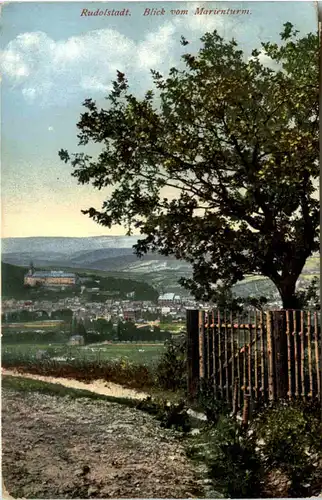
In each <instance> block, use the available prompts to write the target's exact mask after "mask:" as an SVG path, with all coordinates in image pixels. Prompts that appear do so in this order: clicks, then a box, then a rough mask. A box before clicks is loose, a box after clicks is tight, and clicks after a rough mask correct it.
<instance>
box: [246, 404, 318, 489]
mask: <svg viewBox="0 0 322 500" xmlns="http://www.w3.org/2000/svg"><path fill="white" fill-rule="evenodd" d="M320 411H321V410H320V409H318V407H317V406H315V405H314V404H312V403H310V404H307V403H298V404H290V405H289V404H285V405H282V404H278V405H276V406H275V407H273V408H270V409H268V410H266V411H265V412H263V413H262V414H261V415H260V416H259V418H258V419H257V421H255V422H254V424H253V426H254V429H255V432H256V434H257V438H258V441H259V443H260V450H261V453H262V456H263V461H264V464H265V467H266V469H267V470H269V469H272V468H274V469H278V470H280V471H281V472H283V473H284V474H286V476H287V478H288V480H289V491H288V496H306V495H307V494H308V492H309V491H310V490H309V489H312V488H314V483H316V481H318V477H317V476H318V474H317V467H318V465H319V462H320V461H321V459H322V449H321V444H322V424H321V420H320ZM320 473H321V471H320ZM320 481H321V479H320Z"/></svg>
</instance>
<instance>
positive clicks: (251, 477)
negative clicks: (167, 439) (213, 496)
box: [190, 415, 262, 498]
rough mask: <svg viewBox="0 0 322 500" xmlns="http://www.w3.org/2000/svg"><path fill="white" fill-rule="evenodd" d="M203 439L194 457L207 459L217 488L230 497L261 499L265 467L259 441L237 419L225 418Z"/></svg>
mask: <svg viewBox="0 0 322 500" xmlns="http://www.w3.org/2000/svg"><path fill="white" fill-rule="evenodd" d="M201 440H202V443H199V445H198V446H197V447H196V448H195V449H194V451H192V452H191V451H190V455H191V454H192V456H194V457H195V458H198V457H199V459H202V460H205V462H206V465H207V468H208V476H209V479H211V481H212V483H213V486H214V488H215V489H216V490H218V491H220V492H221V494H223V495H224V497H228V498H258V497H259V494H260V491H261V477H262V466H261V460H260V456H259V455H258V453H257V451H256V439H255V438H254V437H253V436H249V435H247V434H246V433H245V432H244V430H243V429H242V427H241V425H240V424H239V423H238V422H237V421H236V420H234V419H233V418H230V417H227V416H223V415H222V416H220V417H219V418H218V421H217V424H216V425H215V426H212V427H211V428H208V430H207V431H206V432H205V433H204V434H203V435H202V437H201Z"/></svg>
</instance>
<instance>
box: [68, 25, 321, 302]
mask: <svg viewBox="0 0 322 500" xmlns="http://www.w3.org/2000/svg"><path fill="white" fill-rule="evenodd" d="M201 42H202V47H201V49H200V50H199V52H198V53H196V54H195V55H193V54H189V53H185V54H184V55H183V56H182V60H183V63H184V64H185V68H184V69H182V70H181V69H178V68H172V69H171V70H170V72H169V75H168V76H167V77H163V76H162V75H161V74H160V73H159V72H157V71H152V76H153V80H154V85H155V89H156V91H155V92H154V91H148V92H147V93H146V94H145V97H144V98H143V99H138V98H136V97H135V96H134V95H132V94H131V92H130V89H129V83H128V80H127V78H126V77H125V75H124V74H123V73H120V72H118V75H117V81H115V82H114V84H113V90H112V92H111V93H110V95H109V96H108V106H107V109H99V108H98V106H97V104H96V103H95V102H94V101H93V100H92V99H87V100H86V101H85V102H84V106H85V108H86V111H85V112H84V113H83V114H82V115H81V118H80V121H79V123H78V129H79V131H80V132H79V135H78V138H79V145H80V146H86V145H88V144H90V143H95V144H100V145H101V146H102V150H101V153H100V154H99V155H98V157H97V158H95V159H94V158H93V157H91V156H90V155H88V154H86V153H84V152H81V153H76V154H73V155H69V153H68V152H67V151H66V150H61V151H60V152H59V155H60V158H61V159H62V160H63V161H65V162H70V163H71V165H72V166H73V167H74V171H73V174H72V175H73V176H74V177H75V178H76V179H77V180H78V182H79V183H81V184H92V185H93V186H94V188H97V189H103V188H105V187H110V186H113V187H114V190H113V191H112V194H111V196H110V197H109V198H108V199H106V200H105V201H104V203H103V206H102V209H101V210H97V209H95V208H93V207H91V208H89V209H87V210H84V213H85V214H88V215H89V217H91V218H92V219H93V220H94V221H96V222H98V223H99V224H101V225H103V226H107V227H111V226H112V225H113V224H122V225H125V226H126V227H127V228H128V231H129V234H130V233H131V231H132V229H133V228H135V229H139V230H140V232H141V234H142V239H141V240H140V241H139V242H138V244H137V245H136V251H137V254H138V255H143V254H145V253H146V252H148V251H158V252H159V253H161V254H163V255H174V256H175V257H176V258H178V259H183V260H186V261H188V262H190V263H191V264H192V266H193V277H192V279H183V280H182V283H183V284H184V285H185V286H186V287H187V288H189V289H190V290H191V291H192V292H193V293H194V294H195V296H196V297H198V298H209V297H210V296H211V295H212V293H213V289H214V287H215V286H216V285H217V284H222V283H224V284H225V285H229V286H230V285H232V284H234V283H237V282H238V281H240V280H242V279H243V278H244V276H245V275H247V274H261V275H263V276H266V277H268V278H269V279H270V280H271V281H272V282H273V283H274V284H275V286H276V287H277V289H278V291H279V293H280V295H281V298H282V301H283V306H284V307H285V308H293V307H297V306H298V300H297V297H296V292H295V287H296V282H297V279H298V277H299V275H300V273H301V271H302V269H303V266H304V264H305V261H306V259H307V258H308V257H309V256H310V255H311V254H312V253H313V252H314V251H317V250H318V248H319V242H318V241H319V203H318V201H317V200H316V199H315V198H314V196H313V194H314V182H315V180H316V179H317V178H318V175H319V167H318V152H319V147H318V141H319V137H318V134H319V127H318V115H319V112H318V97H319V86H318V55H319V42H318V36H317V34H308V35H307V36H305V37H303V38H299V37H298V33H297V32H296V31H295V30H294V29H293V26H292V25H291V24H290V23H286V24H285V25H284V32H283V33H281V42H280V44H279V45H277V44H275V43H271V42H269V43H265V44H262V51H261V52H260V51H258V50H254V51H253V52H252V57H248V56H247V55H246V54H244V53H243V52H242V51H241V50H240V49H239V48H238V45H237V43H236V41H234V40H232V41H226V40H224V39H223V38H221V37H220V36H219V35H218V33H217V32H213V33H206V34H205V35H204V36H203V37H202V38H201ZM182 43H183V44H184V45H187V43H186V41H183V42H182ZM184 50H186V49H184ZM262 54H264V55H265V56H268V58H270V59H271V60H272V63H273V64H275V66H276V69H274V70H273V69H271V68H270V67H268V66H267V65H265V64H263V62H262V58H261V56H262ZM264 59H265V58H264ZM266 59H267V58H266ZM166 188H167V189H168V188H171V190H172V192H173V193H174V196H173V197H171V199H169V198H168V197H167V196H166V194H165V189H166Z"/></svg>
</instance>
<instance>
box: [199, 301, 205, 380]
mask: <svg viewBox="0 0 322 500" xmlns="http://www.w3.org/2000/svg"><path fill="white" fill-rule="evenodd" d="M199 378H200V379H204V378H205V312H204V311H199Z"/></svg>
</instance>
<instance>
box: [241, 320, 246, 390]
mask: <svg viewBox="0 0 322 500" xmlns="http://www.w3.org/2000/svg"><path fill="white" fill-rule="evenodd" d="M242 327H243V348H242V349H243V393H244V400H245V394H246V391H247V353H246V350H247V347H246V333H245V325H242Z"/></svg>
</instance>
